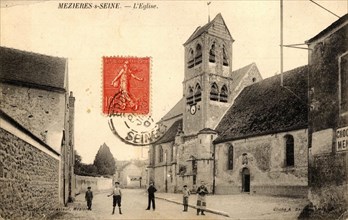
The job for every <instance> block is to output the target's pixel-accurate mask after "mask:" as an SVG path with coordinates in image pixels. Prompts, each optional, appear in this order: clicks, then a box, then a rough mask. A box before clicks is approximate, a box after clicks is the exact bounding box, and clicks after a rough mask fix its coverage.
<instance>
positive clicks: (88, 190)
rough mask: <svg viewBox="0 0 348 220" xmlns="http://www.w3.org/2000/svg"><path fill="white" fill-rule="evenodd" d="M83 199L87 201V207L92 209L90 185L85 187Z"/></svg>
mask: <svg viewBox="0 0 348 220" xmlns="http://www.w3.org/2000/svg"><path fill="white" fill-rule="evenodd" d="M85 200H86V201H87V209H88V210H92V200H93V192H92V191H91V187H90V186H89V187H87V191H86V195H85Z"/></svg>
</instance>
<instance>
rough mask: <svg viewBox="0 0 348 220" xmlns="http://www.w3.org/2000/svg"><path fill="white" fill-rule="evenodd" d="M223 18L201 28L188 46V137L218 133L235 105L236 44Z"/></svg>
mask: <svg viewBox="0 0 348 220" xmlns="http://www.w3.org/2000/svg"><path fill="white" fill-rule="evenodd" d="M233 42H234V40H233V38H232V36H231V34H230V32H229V30H228V28H227V26H226V24H225V21H224V19H223V18H222V16H221V14H218V15H217V16H216V17H215V18H214V19H213V20H212V21H210V22H209V23H207V24H206V25H204V26H202V27H198V28H197V29H196V30H195V31H194V32H193V34H192V35H191V36H190V37H189V39H188V40H187V41H186V42H185V43H184V47H185V78H184V81H183V96H184V99H185V102H184V105H185V106H184V113H183V131H184V133H185V135H191V134H197V133H198V132H199V131H200V130H202V129H204V128H210V129H214V128H215V126H216V125H217V124H218V122H219V121H220V119H221V117H222V116H223V114H224V113H225V112H226V110H227V109H228V108H229V107H230V104H231V102H232V97H231V91H232V89H233V88H232V86H233V81H232V76H231V74H232V44H233Z"/></svg>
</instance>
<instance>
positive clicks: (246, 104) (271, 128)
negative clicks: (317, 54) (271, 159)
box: [214, 66, 308, 144]
mask: <svg viewBox="0 0 348 220" xmlns="http://www.w3.org/2000/svg"><path fill="white" fill-rule="evenodd" d="M307 74H308V67H307V66H302V67H298V68H296V69H293V70H290V71H287V72H285V73H284V74H283V77H284V87H281V86H280V75H276V76H273V77H270V78H267V79H265V80H262V81H260V82H258V83H255V84H252V85H250V86H248V87H246V88H244V90H243V91H242V92H241V94H240V95H239V96H238V97H237V99H236V100H235V102H234V104H233V105H232V106H231V108H230V109H229V110H228V111H227V113H226V114H225V116H224V117H223V118H222V120H221V122H220V123H219V124H218V126H217V128H216V131H217V132H218V134H219V136H218V137H217V139H216V140H215V141H214V143H215V144H217V143H222V142H225V141H230V140H236V139H240V138H246V137H252V136H257V135H266V134H272V133H278V132H281V131H290V130H295V129H301V128H306V127H307V126H308V119H307V103H308V98H307V88H308V84H307Z"/></svg>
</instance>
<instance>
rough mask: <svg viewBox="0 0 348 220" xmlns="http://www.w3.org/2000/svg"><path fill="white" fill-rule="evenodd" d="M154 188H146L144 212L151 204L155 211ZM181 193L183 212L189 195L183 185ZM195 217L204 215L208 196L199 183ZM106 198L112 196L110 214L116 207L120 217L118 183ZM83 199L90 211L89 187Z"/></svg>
mask: <svg viewBox="0 0 348 220" xmlns="http://www.w3.org/2000/svg"><path fill="white" fill-rule="evenodd" d="M156 191H157V190H156V188H155V187H154V186H153V183H150V186H149V188H148V194H149V201H148V207H147V209H146V210H149V209H150V204H151V202H152V208H153V210H155V196H154V193H155V192H156ZM182 192H183V205H184V210H183V211H184V212H187V211H188V200H189V197H190V195H191V191H190V190H189V189H188V188H187V185H184V188H183V190H182ZM197 194H198V195H197V215H199V214H200V213H201V215H205V214H204V210H205V208H206V200H205V196H206V195H207V194H208V189H207V187H206V186H205V185H204V182H203V181H201V185H200V186H199V187H198V188H197ZM107 196H108V197H110V196H113V203H112V205H113V209H112V214H115V207H116V205H118V209H119V214H120V215H122V211H121V198H122V192H121V188H120V183H119V182H115V187H114V189H113V190H112V192H111V194H110V195H107ZM85 199H86V201H87V208H88V210H92V200H93V192H92V191H91V187H90V186H89V187H88V188H87V191H86V195H85Z"/></svg>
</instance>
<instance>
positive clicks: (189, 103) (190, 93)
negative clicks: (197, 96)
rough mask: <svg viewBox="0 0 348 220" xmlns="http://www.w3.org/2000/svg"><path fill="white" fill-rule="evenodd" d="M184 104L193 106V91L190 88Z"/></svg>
mask: <svg viewBox="0 0 348 220" xmlns="http://www.w3.org/2000/svg"><path fill="white" fill-rule="evenodd" d="M186 104H188V105H192V104H193V89H192V87H189V91H188V95H187V98H186Z"/></svg>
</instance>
